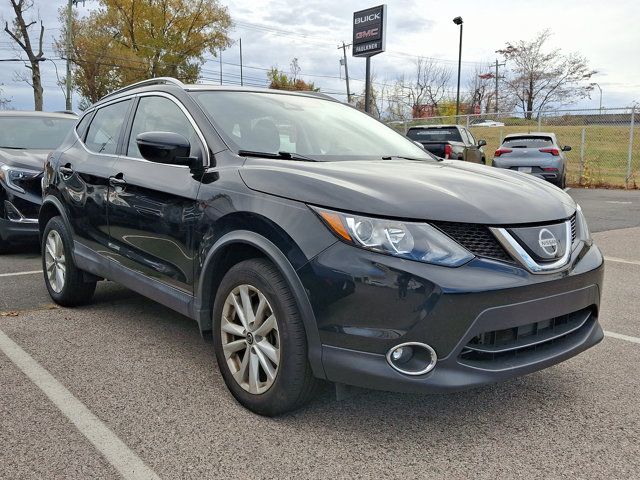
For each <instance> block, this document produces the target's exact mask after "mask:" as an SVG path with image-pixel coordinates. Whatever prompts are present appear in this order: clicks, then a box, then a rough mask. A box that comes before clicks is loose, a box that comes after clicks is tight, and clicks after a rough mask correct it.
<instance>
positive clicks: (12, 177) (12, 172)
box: [0, 164, 42, 193]
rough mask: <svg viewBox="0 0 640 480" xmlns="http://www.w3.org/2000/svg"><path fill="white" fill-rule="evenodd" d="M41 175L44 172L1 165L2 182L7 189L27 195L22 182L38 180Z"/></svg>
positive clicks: (0, 177) (0, 176)
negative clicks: (21, 184)
mask: <svg viewBox="0 0 640 480" xmlns="http://www.w3.org/2000/svg"><path fill="white" fill-rule="evenodd" d="M41 173H42V172H40V171H38V170H31V169H28V168H19V167H12V166H11V165H5V164H0V180H2V181H3V182H4V183H5V184H6V185H7V187H9V188H12V189H13V190H15V191H17V192H20V193H25V189H24V188H22V187H21V186H20V182H23V181H25V180H31V179H33V178H36V177H37V176H38V175H40V174H41Z"/></svg>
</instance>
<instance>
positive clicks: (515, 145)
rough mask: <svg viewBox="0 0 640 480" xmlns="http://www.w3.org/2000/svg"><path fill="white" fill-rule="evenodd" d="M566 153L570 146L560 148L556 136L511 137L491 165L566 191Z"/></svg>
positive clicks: (504, 141) (523, 134)
mask: <svg viewBox="0 0 640 480" xmlns="http://www.w3.org/2000/svg"><path fill="white" fill-rule="evenodd" d="M569 150H571V147H569V146H564V147H560V146H559V144H558V139H557V138H556V135H555V133H541V132H540V133H512V134H510V135H507V136H506V137H505V138H504V140H503V141H502V145H500V148H498V149H497V150H496V153H495V155H494V157H493V162H492V163H491V164H492V165H493V166H494V167H498V168H508V169H511V170H517V171H519V172H524V173H530V174H532V175H535V176H537V177H540V178H543V179H545V180H548V181H549V182H551V183H553V184H554V185H556V186H558V187H560V188H565V185H566V178H567V172H566V168H565V167H566V158H565V156H564V152H568V151H569Z"/></svg>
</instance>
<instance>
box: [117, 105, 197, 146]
mask: <svg viewBox="0 0 640 480" xmlns="http://www.w3.org/2000/svg"><path fill="white" fill-rule="evenodd" d="M145 132H171V133H178V134H180V135H182V136H184V137H185V138H186V139H187V140H189V143H191V155H193V156H198V155H200V154H201V152H202V149H201V147H200V140H199V139H198V135H197V133H196V131H195V129H194V128H193V126H192V125H191V122H190V121H189V119H188V118H187V116H186V115H185V114H184V112H183V111H182V110H181V109H180V107H179V106H178V105H176V103H175V102H173V101H172V100H169V99H168V98H165V97H153V96H150V97H142V98H140V102H139V103H138V108H137V109H136V115H135V117H134V119H133V125H132V127H131V135H129V145H128V147H127V156H128V157H135V158H142V155H140V151H139V150H138V144H137V143H136V137H137V136H138V135H139V134H141V133H145Z"/></svg>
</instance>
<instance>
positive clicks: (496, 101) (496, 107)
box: [493, 58, 505, 113]
mask: <svg viewBox="0 0 640 480" xmlns="http://www.w3.org/2000/svg"><path fill="white" fill-rule="evenodd" d="M504 66H505V64H504V63H498V59H497V58H496V100H495V102H493V103H494V105H493V111H494V112H495V113H498V111H499V110H498V80H499V79H500V76H499V74H498V67H504Z"/></svg>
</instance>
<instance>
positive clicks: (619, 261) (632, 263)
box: [604, 257, 640, 265]
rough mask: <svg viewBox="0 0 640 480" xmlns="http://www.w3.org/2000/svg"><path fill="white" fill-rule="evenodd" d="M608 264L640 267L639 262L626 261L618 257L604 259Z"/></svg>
mask: <svg viewBox="0 0 640 480" xmlns="http://www.w3.org/2000/svg"><path fill="white" fill-rule="evenodd" d="M604 259H605V260H606V261H607V262H616V263H627V264H629V265H640V262H639V261H638V260H625V259H624V258H617V257H604Z"/></svg>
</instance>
